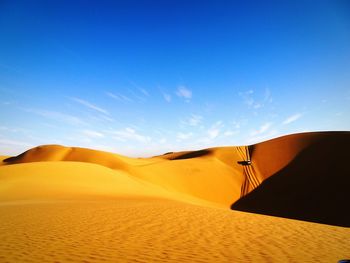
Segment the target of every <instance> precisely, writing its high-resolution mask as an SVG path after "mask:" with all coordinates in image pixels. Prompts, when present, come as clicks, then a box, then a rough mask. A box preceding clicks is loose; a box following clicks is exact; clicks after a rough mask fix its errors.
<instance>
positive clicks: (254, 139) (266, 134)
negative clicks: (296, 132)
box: [247, 130, 278, 143]
mask: <svg viewBox="0 0 350 263" xmlns="http://www.w3.org/2000/svg"><path fill="white" fill-rule="evenodd" d="M277 135H278V131H277V130H269V131H267V132H264V133H258V134H256V135H255V136H251V137H249V138H248V140H247V143H257V142H261V141H264V140H268V139H272V138H274V137H276V136H277Z"/></svg>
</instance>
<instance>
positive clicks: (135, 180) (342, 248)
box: [0, 132, 350, 262]
mask: <svg viewBox="0 0 350 263" xmlns="http://www.w3.org/2000/svg"><path fill="white" fill-rule="evenodd" d="M348 149H350V132H319V133H303V134H295V135H289V136H284V137H280V138H276V139H273V140H270V141H266V142H262V143H259V144H256V145H250V146H237V147H233V146H232V147H217V148H210V149H204V150H199V151H188V152H177V153H168V154H164V155H161V156H155V157H152V158H128V157H124V156H121V155H117V154H112V153H107V152H101V151H95V150H91V149H84V148H77V147H64V146H59V145H46V146H39V147H36V148H33V149H30V150H28V151H27V152H25V153H23V154H20V155H18V156H15V157H7V156H3V157H1V158H0V160H2V162H1V164H0V240H1V242H0V262H337V261H338V260H340V259H345V258H350V249H349V248H350V228H349V226H350V215H349V213H348V211H347V210H348V204H349V195H348V191H347V189H349V188H350V170H349V165H348V163H347V160H348V159H349V157H350V156H349V150H348ZM242 160H251V165H245V166H244V165H240V164H238V163H237V162H238V161H242ZM231 208H232V209H235V210H241V211H235V210H231ZM243 211H245V212H243ZM247 212H249V213H247ZM295 219H298V220H295Z"/></svg>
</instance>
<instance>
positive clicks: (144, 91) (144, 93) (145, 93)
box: [139, 88, 149, 97]
mask: <svg viewBox="0 0 350 263" xmlns="http://www.w3.org/2000/svg"><path fill="white" fill-rule="evenodd" d="M139 91H141V93H143V95H145V96H147V97H149V93H148V91H147V90H145V89H144V88H139Z"/></svg>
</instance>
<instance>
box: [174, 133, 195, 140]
mask: <svg viewBox="0 0 350 263" xmlns="http://www.w3.org/2000/svg"><path fill="white" fill-rule="evenodd" d="M192 136H193V133H192V132H188V133H182V132H179V133H178V134H177V135H176V138H177V140H178V141H183V140H188V139H190V138H191V137H192Z"/></svg>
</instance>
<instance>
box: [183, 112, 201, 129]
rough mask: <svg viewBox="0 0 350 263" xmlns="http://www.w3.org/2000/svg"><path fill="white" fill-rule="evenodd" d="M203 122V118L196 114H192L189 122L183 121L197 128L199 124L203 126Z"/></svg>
mask: <svg viewBox="0 0 350 263" xmlns="http://www.w3.org/2000/svg"><path fill="white" fill-rule="evenodd" d="M202 120H203V117H202V116H200V115H196V114H191V116H190V117H189V118H188V119H187V120H185V121H182V123H184V124H186V125H189V126H193V127H195V126H198V125H199V124H201V122H202Z"/></svg>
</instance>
